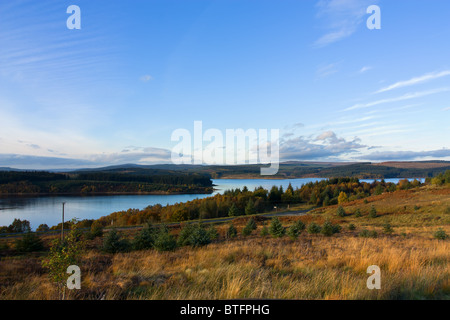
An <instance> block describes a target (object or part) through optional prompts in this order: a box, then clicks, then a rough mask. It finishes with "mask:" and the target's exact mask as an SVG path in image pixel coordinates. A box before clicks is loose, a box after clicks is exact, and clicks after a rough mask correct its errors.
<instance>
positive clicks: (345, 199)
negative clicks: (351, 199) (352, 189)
mask: <svg viewBox="0 0 450 320" xmlns="http://www.w3.org/2000/svg"><path fill="white" fill-rule="evenodd" d="M346 202H348V197H347V194H346V193H345V192H344V191H342V192H341V193H340V194H339V197H338V203H339V204H341V203H346Z"/></svg>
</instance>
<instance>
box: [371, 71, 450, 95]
mask: <svg viewBox="0 0 450 320" xmlns="http://www.w3.org/2000/svg"><path fill="white" fill-rule="evenodd" d="M449 75H450V70H445V71H442V72H433V73H427V74H425V75H423V76H420V77H414V78H411V79H409V80H406V81H399V82H396V83H394V84H392V85H390V86H388V87H385V88H382V89H380V90H378V91H377V92H375V93H382V92H386V91H391V90H394V89H398V88H403V87H409V86H413V85H416V84H420V83H424V82H427V81H431V80H434V79H438V78H442V77H446V76H449Z"/></svg>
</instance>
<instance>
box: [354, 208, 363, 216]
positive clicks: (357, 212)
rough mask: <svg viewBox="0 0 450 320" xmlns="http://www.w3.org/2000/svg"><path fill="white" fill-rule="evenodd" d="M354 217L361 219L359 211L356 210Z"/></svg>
mask: <svg viewBox="0 0 450 320" xmlns="http://www.w3.org/2000/svg"><path fill="white" fill-rule="evenodd" d="M355 217H356V218H360V217H362V214H361V210H359V209H356V211H355Z"/></svg>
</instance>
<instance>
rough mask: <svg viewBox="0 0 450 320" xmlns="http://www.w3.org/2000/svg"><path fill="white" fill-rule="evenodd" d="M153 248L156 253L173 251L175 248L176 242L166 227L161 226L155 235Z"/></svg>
mask: <svg viewBox="0 0 450 320" xmlns="http://www.w3.org/2000/svg"><path fill="white" fill-rule="evenodd" d="M153 247H154V248H155V249H156V250H158V251H173V250H175V249H176V247H177V241H176V240H175V237H174V236H173V235H171V234H170V232H169V229H168V228H167V227H166V226H161V227H160V228H159V230H158V231H157V232H156V234H155V242H154V244H153Z"/></svg>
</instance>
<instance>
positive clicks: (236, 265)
mask: <svg viewBox="0 0 450 320" xmlns="http://www.w3.org/2000/svg"><path fill="white" fill-rule="evenodd" d="M366 200H367V201H364V200H356V201H353V202H347V203H345V204H343V205H342V206H343V208H344V209H345V211H346V215H345V216H344V217H340V216H337V215H336V211H337V206H329V207H325V208H319V209H316V210H314V211H313V212H312V213H311V214H308V215H306V216H300V217H282V218H280V221H281V222H282V224H283V226H285V227H288V226H290V225H291V224H293V223H294V222H295V221H297V220H302V221H303V222H304V223H305V225H309V224H310V223H312V222H315V223H317V224H319V225H322V224H323V223H324V222H325V221H327V220H330V221H331V222H332V223H334V224H339V225H340V226H341V227H342V230H341V232H340V233H337V234H335V235H333V236H331V237H326V236H324V235H321V234H310V233H308V232H307V231H306V230H305V231H303V232H302V234H301V235H300V236H299V238H298V239H297V240H295V241H294V240H291V239H290V238H288V237H286V236H285V237H283V238H276V239H275V238H272V237H270V236H266V237H263V236H261V235H260V231H261V229H262V228H263V224H266V225H268V221H264V219H261V220H257V230H255V231H253V233H252V234H251V235H250V236H247V237H244V236H243V235H242V234H241V232H242V229H243V228H244V225H245V224H246V220H247V218H246V217H240V218H237V219H235V220H234V221H233V224H234V225H235V226H236V228H237V230H238V234H239V235H238V237H237V238H234V239H227V238H226V236H225V234H226V231H227V229H228V226H229V224H230V223H229V222H226V223H223V224H219V225H217V226H216V228H217V230H218V232H219V238H218V239H217V240H215V241H214V242H213V243H211V244H209V245H207V246H204V247H199V248H192V247H181V248H178V249H176V250H175V251H171V252H158V251H156V250H143V251H132V252H126V253H117V254H107V253H103V252H101V251H100V250H98V247H99V246H100V245H101V243H102V239H101V238H96V239H94V240H91V241H89V242H88V247H87V250H86V252H85V254H84V255H83V258H82V263H81V265H80V268H81V270H82V285H81V288H82V289H81V290H78V291H70V292H68V298H70V299H249V298H264V299H266V298H268V299H449V298H450V280H449V279H450V277H449V261H450V242H449V240H448V239H447V240H438V239H435V238H434V236H433V234H434V232H435V231H436V230H437V229H439V228H441V229H442V230H444V231H445V232H446V233H447V234H450V209H449V208H450V189H449V188H445V187H440V188H439V187H428V186H426V187H422V188H420V189H414V190H407V191H396V192H393V193H386V194H382V195H378V196H371V197H369V198H367V199H366ZM372 207H374V208H375V210H376V212H377V216H376V217H372V218H371V217H369V212H370V210H371V209H372ZM358 209H359V211H360V213H361V216H359V215H358V216H356V214H355V212H356V210H358ZM387 223H389V224H390V225H391V226H392V229H393V231H392V233H390V232H389V233H388V232H385V225H386V224H387ZM350 225H353V226H354V229H353V228H350ZM351 229H352V230H351ZM364 229H368V230H371V231H376V232H377V237H376V238H364V237H361V236H360V233H361V231H362V230H364ZM136 232H137V231H136V230H127V231H122V235H123V236H124V237H128V238H130V239H131V238H133V237H134V235H135V234H136ZM171 232H172V234H174V235H176V234H178V232H179V229H177V228H174V229H173V230H172V231H171ZM44 240H45V241H46V242H48V241H50V240H51V236H48V237H45V239H44ZM45 255H46V253H45V252H44V253H33V254H27V255H21V256H9V257H3V258H2V259H1V260H0V298H1V299H55V298H57V291H56V288H55V286H54V285H53V284H52V283H51V281H50V280H49V277H48V273H47V270H46V269H44V268H43V267H42V266H41V259H42V257H44V256H45ZM371 265H378V266H379V267H380V268H381V289H380V290H369V289H367V286H366V281H367V278H368V277H369V274H367V273H366V270H367V267H368V266H371Z"/></svg>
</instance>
